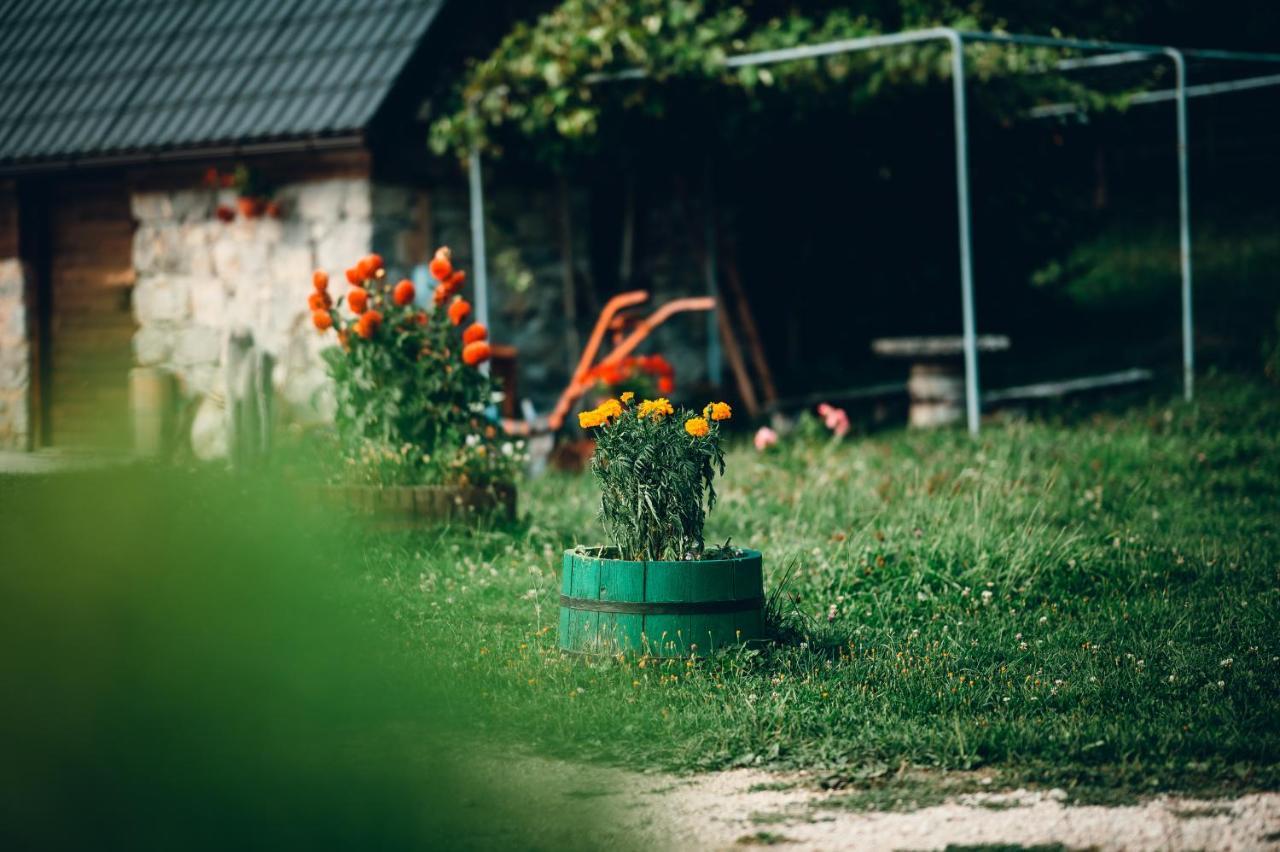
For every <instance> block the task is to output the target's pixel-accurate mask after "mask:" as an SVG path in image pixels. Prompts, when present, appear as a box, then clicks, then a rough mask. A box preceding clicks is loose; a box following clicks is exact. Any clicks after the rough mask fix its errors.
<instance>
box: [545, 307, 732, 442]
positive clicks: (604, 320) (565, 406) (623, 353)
mask: <svg viewBox="0 0 1280 852" xmlns="http://www.w3.org/2000/svg"><path fill="white" fill-rule="evenodd" d="M648 299H649V293H648V292H647V291H645V290H632V291H630V292H627V293H620V294H619V295H617V296H614V297H613V298H612V299H610V300H609V301H608V302H607V303H606V304H605V306H604V310H603V311H601V312H600V318H599V319H598V320H596V325H595V328H594V329H592V330H591V337H590V338H589V339H588V340H587V345H586V348H585V349H583V350H582V357H581V358H579V359H578V367H577V369H576V370H574V371H573V378H572V380H571V381H570V382H569V386H568V387H567V388H565V389H564V393H562V394H560V399H559V401H557V402H556V407H555V408H554V409H553V410H552V412H551V415H550V416H549V417H548V418H547V425H548V426H550V427H551V429H552V431H555V430H557V429H559V428H560V427H561V426H562V425H564V418H565V416H566V415H568V413H569V409H571V408H572V407H573V404H574V403H575V402H577V401H578V400H579V399H581V398H582V395H583V394H585V393H586V392H587V391H588V390H590V389H591V384H592V383H591V382H590V381H588V380H587V376H589V375H590V374H591V371H592V370H593V369H594V367H593V366H592V364H593V362H594V361H595V359H596V353H598V352H599V351H600V344H601V342H602V341H603V340H604V335H605V332H606V331H608V330H609V327H610V324H611V323H612V322H613V319H614V317H615V316H617V315H618V313H619V312H620V311H623V310H625V309H627V308H630V307H633V306H635V305H638V304H640V303H641V302H645V301H648ZM715 306H716V300H715V299H713V298H711V297H710V296H694V297H690V298H684V299H675V300H673V301H670V302H667V303H666V304H665V305H663V306H662V307H660V308H658V309H657V310H656V311H654V312H653V313H652V314H650V315H649V316H647V317H645V318H644V319H642V320H640V322H639V323H638V324H637V325H636V327H635V329H634V330H633V331H632V332H631V333H630V334H628V335H627V336H626V337H625V338H623V340H622V341H621V342H620V343H619V344H618V345H617V346H615V347H614V349H613V351H612V352H610V353H609V354H608V355H606V356H605V357H604V358H602V359H601V360H600V363H599V364H597V365H595V366H604V365H606V364H616V363H618V362H619V361H621V360H622V359H623V358H626V357H627V356H628V355H630V354H631V353H632V352H633V351H635V348H636V347H637V346H639V345H640V344H641V343H642V342H643V341H644V339H645V338H646V337H648V336H649V334H650V333H651V332H652V331H653V330H654V329H655V328H657V327H658V326H660V325H662V324H663V323H664V322H666V321H667V320H668V319H670V318H671V317H672V316H673V315H674V314H678V313H682V312H684V311H710V310H713V309H714V308H715Z"/></svg>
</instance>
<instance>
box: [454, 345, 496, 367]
mask: <svg viewBox="0 0 1280 852" xmlns="http://www.w3.org/2000/svg"><path fill="white" fill-rule="evenodd" d="M492 354H493V350H491V349H490V348H489V344H488V343H486V342H485V341H483V340H476V341H473V342H472V343H468V344H467V345H466V346H464V347H462V363H464V364H466V365H467V366H468V367H474V366H476V365H477V364H483V363H484V362H485V361H488V360H489V356H490V355H492Z"/></svg>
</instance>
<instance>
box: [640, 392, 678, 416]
mask: <svg viewBox="0 0 1280 852" xmlns="http://www.w3.org/2000/svg"><path fill="white" fill-rule="evenodd" d="M675 413H676V411H675V409H674V408H672V407H671V401H670V400H668V399H667V398H666V397H664V396H660V397H658V398H657V399H646V400H645V401H644V402H642V403H640V412H639V413H638V414H637V415H636V416H637V417H648V416H649V415H650V414H652V415H653V416H654V419H658V418H662V417H666V416H668V415H671V414H675Z"/></svg>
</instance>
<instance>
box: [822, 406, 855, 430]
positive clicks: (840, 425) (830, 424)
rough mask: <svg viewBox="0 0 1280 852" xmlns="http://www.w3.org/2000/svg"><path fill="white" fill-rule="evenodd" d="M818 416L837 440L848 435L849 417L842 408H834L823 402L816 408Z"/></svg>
mask: <svg viewBox="0 0 1280 852" xmlns="http://www.w3.org/2000/svg"><path fill="white" fill-rule="evenodd" d="M818 415H819V416H820V417H821V418H822V422H823V423H825V424H826V426H827V428H828V429H830V430H831V431H832V433H833V434H834V435H835V436H836V437H837V438H843V437H844V436H845V435H846V434H847V433H848V431H849V415H848V414H846V413H845V410H844V409H843V408H836V407H835V406H834V405H828V404H827V403H825V402H824V403H822V404H820V405H819V406H818Z"/></svg>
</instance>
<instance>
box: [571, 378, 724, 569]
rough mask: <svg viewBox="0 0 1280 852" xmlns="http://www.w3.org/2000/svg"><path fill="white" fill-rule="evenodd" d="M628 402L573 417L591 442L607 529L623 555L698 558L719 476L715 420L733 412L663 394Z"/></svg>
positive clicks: (627, 397) (721, 405) (721, 462)
mask: <svg viewBox="0 0 1280 852" xmlns="http://www.w3.org/2000/svg"><path fill="white" fill-rule="evenodd" d="M633 400H634V396H633V394H630V393H624V394H623V395H622V396H621V397H620V398H618V399H608V400H606V401H605V402H603V403H602V404H601V405H599V406H598V407H596V408H594V409H592V410H590V411H584V412H582V413H581V414H580V415H578V422H579V424H580V425H581V426H582V427H583V428H584V429H591V430H592V432H593V436H594V438H595V440H596V448H595V452H594V453H593V454H592V456H591V471H592V473H593V474H594V475H595V479H596V482H597V483H598V484H599V486H600V519H601V521H602V522H603V523H604V527H605V531H606V532H607V533H608V535H609V538H610V539H611V540H612V541H613V544H614V546H615V547H617V550H618V554H619V556H620V558H622V559H631V560H667V561H675V560H685V559H701V558H703V556H704V550H705V545H704V541H703V532H702V530H703V524H704V523H705V521H706V513H707V512H708V511H710V510H711V509H712V508H714V507H715V503H716V491H715V485H714V479H715V476H716V474H717V473H719V474H721V475H723V474H724V450H723V448H722V447H721V443H720V423H721V421H724V420H728V419H729V417H730V415H731V414H732V412H731V411H730V409H729V406H728V405H727V404H725V403H723V402H717V403H713V404H711V405H708V406H707V407H706V408H705V409H704V410H703V411H702V413H701V414H698V413H695V412H692V411H687V410H685V409H680V410H679V411H677V410H676V409H675V408H673V407H672V405H671V403H670V402H668V401H667V400H666V399H665V398H662V397H659V398H658V399H652V400H645V401H643V402H641V403H640V404H639V405H633V404H632V403H633Z"/></svg>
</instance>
